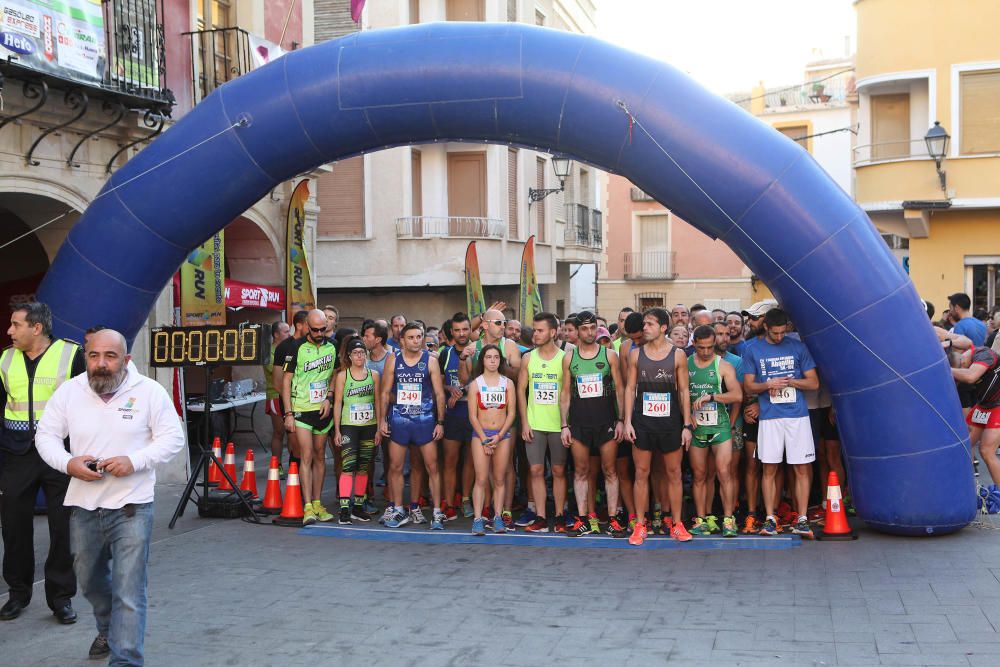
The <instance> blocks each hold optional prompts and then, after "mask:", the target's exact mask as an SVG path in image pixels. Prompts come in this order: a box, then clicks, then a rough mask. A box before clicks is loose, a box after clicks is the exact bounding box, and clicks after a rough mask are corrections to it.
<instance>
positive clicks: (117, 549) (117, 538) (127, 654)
mask: <svg viewBox="0 0 1000 667" xmlns="http://www.w3.org/2000/svg"><path fill="white" fill-rule="evenodd" d="M132 509H134V510H135V513H134V514H133V515H132V516H128V514H130V513H131V511H132ZM152 530H153V503H145V504H142V505H127V506H125V507H123V508H121V509H117V510H106V509H98V510H85V509H81V508H79V507H74V508H73V514H72V516H71V517H70V545H71V548H72V550H73V569H74V570H75V571H76V578H77V581H78V582H79V584H80V588H81V589H82V590H83V595H84V597H86V598H87V600H88V601H89V602H90V604H91V606H93V608H94V617H95V618H96V620H97V632H98V633H99V634H102V635H104V636H106V637H107V638H108V645H109V646H110V648H111V657H110V660H109V662H108V664H109V665H141V664H143V655H142V645H143V638H144V636H145V634H146V571H147V564H148V562H149V540H150V535H151V534H152Z"/></svg>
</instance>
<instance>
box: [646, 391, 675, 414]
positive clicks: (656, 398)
mask: <svg viewBox="0 0 1000 667" xmlns="http://www.w3.org/2000/svg"><path fill="white" fill-rule="evenodd" d="M642 414H643V415H645V416H646V417H669V416H670V393H669V392H667V393H659V392H655V391H644V392H642Z"/></svg>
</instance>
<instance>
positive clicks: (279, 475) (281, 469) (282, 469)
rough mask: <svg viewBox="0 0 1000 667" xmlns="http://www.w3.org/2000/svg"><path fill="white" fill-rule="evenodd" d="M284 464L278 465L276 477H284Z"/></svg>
mask: <svg viewBox="0 0 1000 667" xmlns="http://www.w3.org/2000/svg"><path fill="white" fill-rule="evenodd" d="M285 476H286V473H285V466H278V479H285Z"/></svg>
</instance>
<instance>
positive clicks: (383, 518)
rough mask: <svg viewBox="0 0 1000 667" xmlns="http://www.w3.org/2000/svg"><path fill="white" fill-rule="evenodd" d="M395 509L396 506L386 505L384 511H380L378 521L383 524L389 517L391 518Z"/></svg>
mask: <svg viewBox="0 0 1000 667" xmlns="http://www.w3.org/2000/svg"><path fill="white" fill-rule="evenodd" d="M395 509H396V508H395V506H393V505H389V506H388V507H386V508H385V511H384V512H382V516H381V518H379V520H378V522H379V523H381V524H383V525H384V524H385V523H386V522H387V521H388V520H389V519H391V518H392V514H393V512H394V511H395Z"/></svg>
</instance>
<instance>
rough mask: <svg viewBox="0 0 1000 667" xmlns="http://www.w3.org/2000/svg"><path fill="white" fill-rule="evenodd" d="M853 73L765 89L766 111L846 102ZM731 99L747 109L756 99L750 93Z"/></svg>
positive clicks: (738, 94) (851, 84)
mask: <svg viewBox="0 0 1000 667" xmlns="http://www.w3.org/2000/svg"><path fill="white" fill-rule="evenodd" d="M852 78H853V75H847V76H838V77H835V78H827V79H824V80H823V81H815V82H810V81H807V82H805V83H802V84H799V85H797V86H782V87H780V88H770V89H767V90H765V91H764V95H763V97H764V109H765V110H766V111H781V110H783V109H786V108H793V107H806V106H815V105H819V104H844V103H846V102H847V97H848V96H849V95H850V94H851V93H853V92H854V88H853V80H852ZM728 97H729V99H730V100H731V101H732V102H734V103H735V104H738V105H739V106H741V107H743V108H744V109H746V110H747V111H750V109H751V102H752V101H753V100H754V99H756V98H755V97H753V96H752V94H750V93H737V94H734V95H729V96H728Z"/></svg>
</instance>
